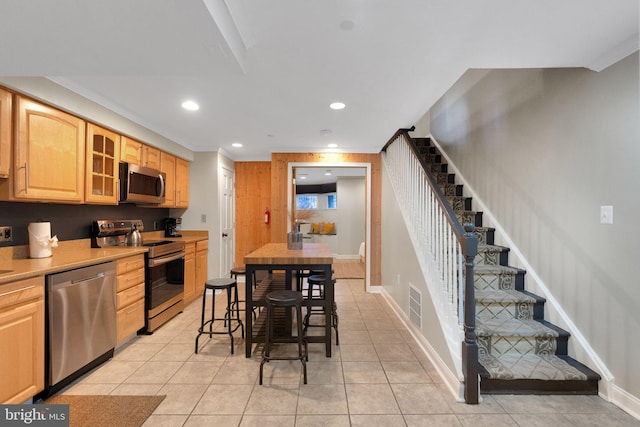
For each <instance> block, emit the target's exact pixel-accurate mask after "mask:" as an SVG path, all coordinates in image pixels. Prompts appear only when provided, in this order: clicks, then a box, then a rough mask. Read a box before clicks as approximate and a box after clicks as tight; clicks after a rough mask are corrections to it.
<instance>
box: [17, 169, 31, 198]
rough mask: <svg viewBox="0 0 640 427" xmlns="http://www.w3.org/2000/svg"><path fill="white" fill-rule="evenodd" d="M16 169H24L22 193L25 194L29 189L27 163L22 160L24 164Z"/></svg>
mask: <svg viewBox="0 0 640 427" xmlns="http://www.w3.org/2000/svg"><path fill="white" fill-rule="evenodd" d="M18 169H24V194H27V193H28V190H29V165H28V164H27V162H24V166H20V167H18Z"/></svg>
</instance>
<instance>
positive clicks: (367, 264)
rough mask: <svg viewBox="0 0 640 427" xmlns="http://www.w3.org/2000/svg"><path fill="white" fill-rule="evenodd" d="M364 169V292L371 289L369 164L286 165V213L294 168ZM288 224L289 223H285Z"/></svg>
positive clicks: (305, 163)
mask: <svg viewBox="0 0 640 427" xmlns="http://www.w3.org/2000/svg"><path fill="white" fill-rule="evenodd" d="M309 167H317V168H331V167H334V168H338V167H342V168H364V169H366V171H367V172H366V176H365V183H366V200H365V233H364V260H365V265H364V269H365V272H364V277H365V290H366V291H367V292H369V291H370V288H371V257H370V256H369V248H370V242H371V163H367V162H289V163H288V165H287V212H291V209H292V206H291V201H292V200H293V185H292V184H293V169H294V168H309ZM287 222H289V221H287ZM287 231H291V224H288V225H287Z"/></svg>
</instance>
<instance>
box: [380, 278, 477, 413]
mask: <svg viewBox="0 0 640 427" xmlns="http://www.w3.org/2000/svg"><path fill="white" fill-rule="evenodd" d="M370 292H373V293H379V294H381V295H382V296H383V297H384V299H385V301H386V302H387V304H389V306H390V307H391V309H392V310H393V312H394V313H395V314H396V316H398V318H399V319H400V321H401V322H402V323H403V324H404V326H405V327H406V328H407V330H408V331H409V333H410V334H411V336H412V337H413V338H414V339H415V340H416V343H417V344H418V346H420V348H421V349H422V352H423V353H424V355H425V356H426V357H427V359H429V361H430V362H431V364H432V365H433V366H434V367H435V369H436V371H437V372H438V374H439V375H440V378H442V381H443V383H444V385H445V386H446V387H447V388H448V389H449V391H450V392H451V394H452V395H453V397H454V398H455V399H456V400H457V401H458V402H464V383H463V382H462V381H461V380H460V379H458V377H457V375H456V373H455V372H452V371H451V370H450V369H449V367H448V366H447V365H446V364H445V363H444V361H443V360H442V359H441V358H440V355H439V354H438V353H437V352H436V351H435V350H434V349H433V347H432V346H431V344H430V343H429V341H427V339H426V338H425V337H424V335H422V333H421V332H420V331H419V330H418V328H416V327H415V326H414V324H413V323H411V321H410V320H409V318H408V317H407V315H406V314H405V313H404V311H402V308H401V307H400V306H399V305H398V304H397V303H396V301H395V300H394V299H393V298H392V297H391V295H389V293H388V292H387V291H386V290H385V289H384V287H382V286H372V287H371V288H370Z"/></svg>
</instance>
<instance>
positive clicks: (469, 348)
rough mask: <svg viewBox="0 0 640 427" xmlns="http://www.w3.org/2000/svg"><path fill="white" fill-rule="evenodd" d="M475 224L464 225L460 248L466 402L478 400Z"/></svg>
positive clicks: (463, 367)
mask: <svg viewBox="0 0 640 427" xmlns="http://www.w3.org/2000/svg"><path fill="white" fill-rule="evenodd" d="M474 230H475V226H474V225H473V224H471V223H467V224H465V225H464V231H465V233H464V237H463V239H462V249H463V254H464V259H465V283H464V341H463V343H462V373H463V375H464V380H465V387H464V400H465V402H466V403H472V404H477V403H478V402H479V389H480V387H479V382H478V343H477V342H476V295H475V287H474V280H473V267H474V265H475V263H474V259H475V257H476V255H477V254H478V236H476V235H475V233H474Z"/></svg>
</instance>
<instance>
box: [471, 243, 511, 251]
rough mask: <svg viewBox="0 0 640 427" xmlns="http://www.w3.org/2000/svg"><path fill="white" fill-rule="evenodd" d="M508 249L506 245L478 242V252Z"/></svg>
mask: <svg viewBox="0 0 640 427" xmlns="http://www.w3.org/2000/svg"><path fill="white" fill-rule="evenodd" d="M508 250H509V248H508V247H506V246H499V245H487V244H483V243H478V252H503V251H508Z"/></svg>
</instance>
